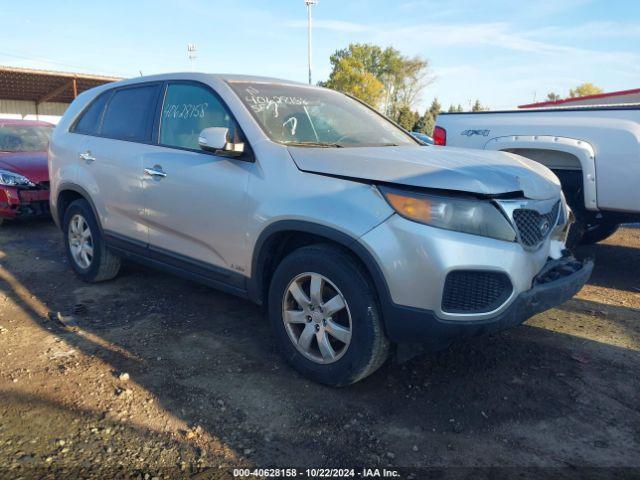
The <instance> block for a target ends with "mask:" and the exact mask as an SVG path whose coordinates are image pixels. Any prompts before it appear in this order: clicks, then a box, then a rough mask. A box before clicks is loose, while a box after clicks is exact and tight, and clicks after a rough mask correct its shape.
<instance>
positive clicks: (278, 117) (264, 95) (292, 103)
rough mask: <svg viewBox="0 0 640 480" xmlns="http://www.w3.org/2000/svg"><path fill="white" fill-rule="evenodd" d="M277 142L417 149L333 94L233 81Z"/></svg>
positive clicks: (388, 124)
mask: <svg viewBox="0 0 640 480" xmlns="http://www.w3.org/2000/svg"><path fill="white" fill-rule="evenodd" d="M229 85H230V86H231V88H232V89H233V90H234V91H235V92H236V94H237V95H238V96H239V97H240V100H241V101H242V103H243V104H244V106H245V107H247V108H248V109H249V110H250V111H251V113H252V114H253V116H254V117H255V119H256V120H257V121H258V123H259V124H260V126H261V127H262V129H263V130H264V132H265V133H266V134H267V135H268V136H269V138H271V140H273V141H274V142H279V143H283V144H285V145H295V146H309V147H381V146H396V145H411V146H416V144H417V142H416V141H415V140H413V139H412V138H411V137H410V136H409V135H407V134H405V133H404V132H403V131H402V130H400V129H399V128H398V127H396V126H395V125H393V124H392V123H391V122H389V121H388V120H386V119H385V118H384V117H382V116H381V115H379V114H378V113H376V112H375V111H374V110H372V109H370V108H368V107H366V106H365V105H363V104H361V103H359V102H357V101H356V100H353V99H352V98H350V97H348V96H346V95H343V94H341V93H338V92H335V91H333V90H327V89H321V88H314V87H305V86H298V85H285V84H276V83H260V82H229Z"/></svg>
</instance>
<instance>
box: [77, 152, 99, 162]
mask: <svg viewBox="0 0 640 480" xmlns="http://www.w3.org/2000/svg"><path fill="white" fill-rule="evenodd" d="M80 160H84V161H85V162H87V163H91V162H95V161H96V157H94V156H93V155H91V152H90V151H89V150H87V151H86V152H84V153H81V154H80Z"/></svg>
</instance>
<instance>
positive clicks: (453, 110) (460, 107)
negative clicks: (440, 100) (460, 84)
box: [448, 104, 464, 113]
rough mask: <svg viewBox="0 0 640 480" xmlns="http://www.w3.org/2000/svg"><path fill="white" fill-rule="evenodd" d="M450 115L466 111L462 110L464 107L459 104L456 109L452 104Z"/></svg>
mask: <svg viewBox="0 0 640 480" xmlns="http://www.w3.org/2000/svg"><path fill="white" fill-rule="evenodd" d="M448 112H449V113H456V112H464V110H463V109H462V105H460V104H458V106H457V107H456V106H455V105H453V104H451V105H449V110H448Z"/></svg>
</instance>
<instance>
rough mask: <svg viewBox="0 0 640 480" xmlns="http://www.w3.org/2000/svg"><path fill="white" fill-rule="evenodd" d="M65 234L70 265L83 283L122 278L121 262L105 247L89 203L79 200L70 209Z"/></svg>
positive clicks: (65, 223)
mask: <svg viewBox="0 0 640 480" xmlns="http://www.w3.org/2000/svg"><path fill="white" fill-rule="evenodd" d="M63 231H64V240H65V247H66V250H67V257H68V258H69V263H70V264H71V267H72V268H73V269H74V270H75V272H76V274H77V275H78V276H79V277H80V278H81V279H82V280H84V281H85V282H90V283H94V282H102V281H104V280H110V279H112V278H114V277H115V276H116V275H117V274H118V271H119V270H120V258H119V257H118V256H117V255H115V254H114V253H113V252H112V251H110V250H109V249H108V248H107V247H106V245H105V244H104V241H103V238H102V234H101V232H100V228H99V227H98V222H97V221H96V218H95V216H94V215H93V211H92V210H91V207H90V206H89V204H88V203H87V201H86V200H76V201H74V202H73V203H71V205H69V208H67V210H66V211H65V214H64V221H63Z"/></svg>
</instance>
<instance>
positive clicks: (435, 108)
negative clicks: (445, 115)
mask: <svg viewBox="0 0 640 480" xmlns="http://www.w3.org/2000/svg"><path fill="white" fill-rule="evenodd" d="M440 112H442V105H440V102H439V101H438V99H437V98H434V99H433V102H431V106H430V107H429V113H430V114H431V116H432V117H433V118H438V115H440Z"/></svg>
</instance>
